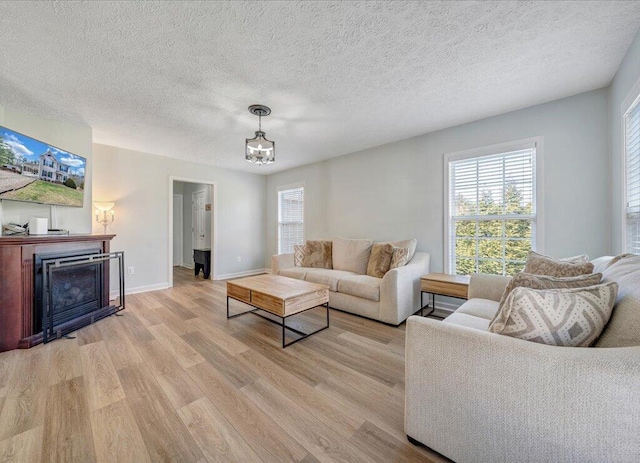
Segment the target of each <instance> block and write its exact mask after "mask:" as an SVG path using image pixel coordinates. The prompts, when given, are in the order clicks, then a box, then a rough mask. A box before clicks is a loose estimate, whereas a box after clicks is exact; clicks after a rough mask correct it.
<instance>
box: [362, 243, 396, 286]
mask: <svg viewBox="0 0 640 463" xmlns="http://www.w3.org/2000/svg"><path fill="white" fill-rule="evenodd" d="M392 258H393V245H392V244H390V243H375V244H374V245H373V246H372V247H371V256H370V257H369V263H368V264H367V275H369V276H370V277H376V278H382V277H383V276H384V274H385V273H387V272H388V271H389V267H390V266H391V259H392Z"/></svg>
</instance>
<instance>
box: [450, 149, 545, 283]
mask: <svg viewBox="0 0 640 463" xmlns="http://www.w3.org/2000/svg"><path fill="white" fill-rule="evenodd" d="M446 161H447V162H446V168H447V169H448V172H447V181H448V187H449V195H448V201H447V208H446V209H447V213H448V223H447V231H448V243H447V256H448V259H447V260H448V262H447V264H448V271H449V273H452V274H457V275H469V274H471V273H474V272H479V273H492V274H499V275H513V274H515V273H517V272H519V271H520V270H522V268H523V266H524V263H525V261H526V259H527V255H528V253H529V251H530V250H531V249H532V248H535V247H536V222H537V210H536V192H537V188H536V143H535V142H527V143H524V144H518V145H508V146H505V145H503V146H502V148H496V149H489V150H488V151H487V150H483V151H473V152H466V153H458V154H451V155H448V156H447V157H446Z"/></svg>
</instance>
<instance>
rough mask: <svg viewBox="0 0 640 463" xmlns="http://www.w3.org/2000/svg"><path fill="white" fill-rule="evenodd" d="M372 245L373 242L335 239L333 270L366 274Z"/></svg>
mask: <svg viewBox="0 0 640 463" xmlns="http://www.w3.org/2000/svg"><path fill="white" fill-rule="evenodd" d="M372 245H373V241H371V240H351V239H345V238H336V239H334V240H333V268H334V269H336V270H344V271H347V272H354V273H359V274H360V275H364V274H366V273H367V265H368V264H369V255H370V254H371V246H372Z"/></svg>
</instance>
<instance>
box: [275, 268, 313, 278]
mask: <svg viewBox="0 0 640 463" xmlns="http://www.w3.org/2000/svg"><path fill="white" fill-rule="evenodd" d="M279 275H282V276H283V277H289V278H295V279H296V280H304V277H306V276H307V269H306V268H304V267H290V268H283V269H282V270H280V273H279Z"/></svg>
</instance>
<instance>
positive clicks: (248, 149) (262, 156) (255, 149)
mask: <svg viewBox="0 0 640 463" xmlns="http://www.w3.org/2000/svg"><path fill="white" fill-rule="evenodd" d="M249 112H250V113H251V114H253V115H254V116H258V131H257V132H256V136H255V138H246V139H245V143H244V158H245V159H246V160H247V161H249V162H251V163H253V164H257V165H259V166H261V165H262V164H271V163H272V162H274V161H275V160H276V143H275V142H273V141H271V140H267V139H266V137H265V135H266V134H265V133H264V132H263V131H262V118H263V117H264V116H268V115H269V114H271V108H269V107H268V106H265V105H261V104H254V105H251V106H249Z"/></svg>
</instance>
